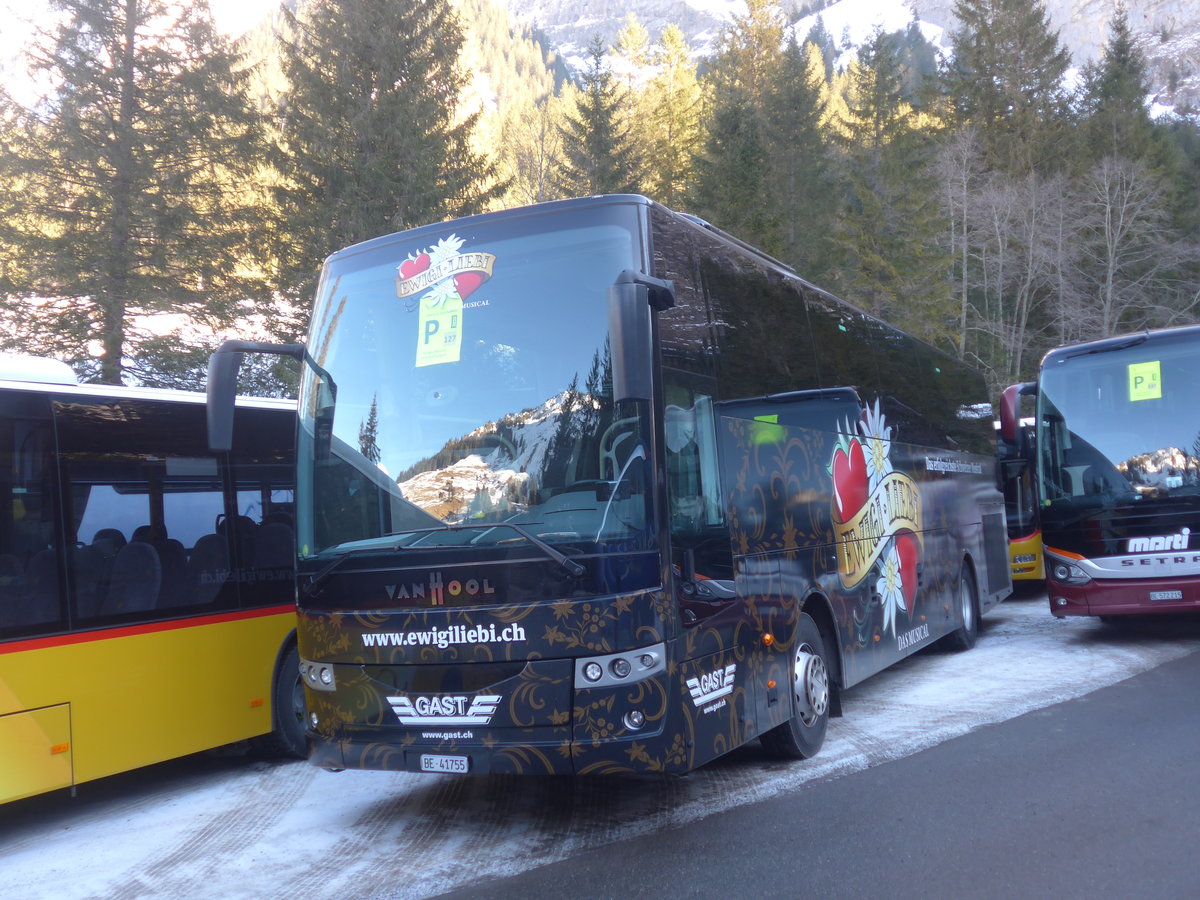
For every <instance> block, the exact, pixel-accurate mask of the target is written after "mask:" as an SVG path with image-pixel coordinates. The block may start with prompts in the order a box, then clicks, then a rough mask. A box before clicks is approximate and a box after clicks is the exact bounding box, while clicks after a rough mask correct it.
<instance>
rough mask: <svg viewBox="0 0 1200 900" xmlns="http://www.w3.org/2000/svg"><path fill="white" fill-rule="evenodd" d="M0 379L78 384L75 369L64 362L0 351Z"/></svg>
mask: <svg viewBox="0 0 1200 900" xmlns="http://www.w3.org/2000/svg"><path fill="white" fill-rule="evenodd" d="M0 381H32V382H35V383H38V384H78V383H79V379H78V378H77V377H76V375H75V370H74V369H72V368H71V367H70V366H68V365H67V364H66V363H65V362H62V361H61V360H57V359H50V358H49V357H45V356H30V355H28V354H25V353H0Z"/></svg>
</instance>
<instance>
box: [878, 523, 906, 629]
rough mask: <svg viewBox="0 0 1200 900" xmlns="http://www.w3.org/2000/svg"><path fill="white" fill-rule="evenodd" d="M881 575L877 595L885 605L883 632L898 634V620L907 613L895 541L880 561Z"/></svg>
mask: <svg viewBox="0 0 1200 900" xmlns="http://www.w3.org/2000/svg"><path fill="white" fill-rule="evenodd" d="M880 564H881V567H882V568H881V573H880V576H879V578H878V579H877V580H876V582H875V593H876V594H878V595H879V602H880V603H881V604H882V605H883V630H884V631H890V632H891V633H892V635H893V636H894V635H895V634H896V619H897V617H898V615H899V613H900V612H907V611H908V606H907V605H906V604H905V602H904V580H903V578H902V576H901V571H900V554H899V553H898V552H897V551H896V544H895V542H894V541H893V542H892V543H891V544H889V545H888V549H887V551H886V552H885V553H884V554H883V557H882V558H881V559H880Z"/></svg>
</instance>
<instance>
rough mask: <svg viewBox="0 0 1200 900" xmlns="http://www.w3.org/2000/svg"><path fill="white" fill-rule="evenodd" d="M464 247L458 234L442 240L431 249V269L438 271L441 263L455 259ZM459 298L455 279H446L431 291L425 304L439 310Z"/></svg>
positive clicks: (426, 296) (426, 297)
mask: <svg viewBox="0 0 1200 900" xmlns="http://www.w3.org/2000/svg"><path fill="white" fill-rule="evenodd" d="M462 245H463V239H462V238H460V237H459V236H458V235H456V234H452V235H450V236H449V237H445V238H442V239H441V240H440V241H438V242H437V243H436V244H434V245H433V246H432V247H430V248H429V264H430V267H431V268H434V269H436V268H437V267H438V266H439V265H440V264H441V263H444V262H448V261H450V260H452V259H454V258H455V257H456V256H458V254H459V251H460V250H462ZM457 297H458V286H457V285H456V284H455V283H454V279H453V278H450V277H446V278H443V279H442V280H441V281H439V282H438V283H437V284H435V285H434V286H433V287H431V288H430V289H429V293H428V294H426V295H425V299H424V302H425V304H426V306H428V307H431V308H433V309H437V308H438V307H441V306H445V305H446V303H447V302H449V301H450V300H453V299H455V298H457Z"/></svg>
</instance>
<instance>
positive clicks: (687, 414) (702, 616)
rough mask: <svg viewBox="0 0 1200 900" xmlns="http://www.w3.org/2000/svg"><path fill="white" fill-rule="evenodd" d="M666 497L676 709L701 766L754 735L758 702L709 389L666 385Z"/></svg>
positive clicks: (695, 760) (676, 384)
mask: <svg viewBox="0 0 1200 900" xmlns="http://www.w3.org/2000/svg"><path fill="white" fill-rule="evenodd" d="M664 433H665V439H666V459H667V466H666V469H667V498H668V508H669V511H670V527H671V555H672V569H673V580H674V584H675V597H676V600H677V602H678V603H679V608H680V618H681V621H682V623H683V629H682V634H681V636H680V641H679V645H678V646H679V670H678V671H679V675H678V676H677V677H678V678H679V680H680V688H681V696H680V702H681V710H680V711H681V714H682V722H683V724H684V728H685V730H686V732H687V738H688V740H690V741H691V744H692V751H691V752H692V754H693V757H692V759H691V760H689V764H690V765H693V766H696V765H702V764H703V763H705V762H707V761H708V760H710V759H713V758H715V757H716V756H719V755H720V754H722V753H724V752H726V751H728V750H729V749H731V748H732V747H736V746H739V745H740V744H742V743H745V741H746V740H748V739H749V738H750V737H752V736H753V733H754V732H753V731H752V728H753V725H752V722H753V719H754V710H755V708H756V704H755V698H754V688H753V684H752V682H751V681H750V679H749V676H750V668H751V667H750V665H749V654H748V652H747V649H748V648H747V647H746V646H744V645H743V644H742V642H743V640H744V639H745V636H746V635H747V634H748V629H747V628H746V627H745V625H746V607H745V604H744V603H743V602H742V600H741V598H740V597H739V596H738V594H737V590H736V587H735V584H734V575H733V554H732V549H731V546H730V543H729V530H728V527H727V525H726V522H725V512H724V508H723V504H722V501H721V496H722V494H721V486H720V478H719V474H718V472H719V466H718V460H717V446H716V443H717V440H716V421H715V416H714V404H713V399H712V397H711V395H709V394H708V393H704V392H703V391H700V390H694V389H688V388H684V386H683V385H682V384H680V383H678V382H676V383H675V384H673V385H672V389H671V390H669V391H668V402H667V405H666V410H665V416H664Z"/></svg>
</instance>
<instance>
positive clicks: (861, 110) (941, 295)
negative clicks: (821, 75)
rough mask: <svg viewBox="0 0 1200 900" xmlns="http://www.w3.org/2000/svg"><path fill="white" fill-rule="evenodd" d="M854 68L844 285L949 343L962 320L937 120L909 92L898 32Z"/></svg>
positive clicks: (868, 304) (845, 129) (840, 242)
mask: <svg viewBox="0 0 1200 900" xmlns="http://www.w3.org/2000/svg"><path fill="white" fill-rule="evenodd" d="M849 75H850V90H849V92H848V96H847V98H846V102H847V109H848V115H847V118H846V120H845V121H843V123H842V128H841V130H840V137H841V143H842V155H841V158H840V163H841V170H842V180H843V182H844V183H845V184H846V185H847V186H848V188H849V195H848V202H847V203H846V205H845V206H844V207H843V208H842V209H841V210H840V212H839V216H838V224H837V226H836V229H835V243H836V244H837V246H838V248H839V250H840V257H841V259H842V261H843V267H842V270H841V272H840V273H839V276H840V277H839V278H838V281H837V286H838V288H839V289H840V290H841V291H842V292H843V293H844V294H845V295H846V296H847V297H848V298H849V299H851V300H853V301H854V302H855V303H857V304H858V305H860V306H862V307H863V308H865V309H866V310H867V311H868V312H872V313H875V314H876V315H880V316H883V317H884V318H886V319H888V320H889V321H891V322H893V323H895V324H896V325H898V326H900V327H901V328H904V329H906V330H908V331H910V332H912V333H914V334H917V335H919V336H921V337H924V338H926V339H927V340H930V341H933V342H939V341H942V340H943V339H944V340H946V341H948V340H949V339H950V336H951V335H952V334H953V329H954V322H953V310H952V309H951V307H950V299H949V298H950V290H949V287H948V285H947V283H946V280H947V278H948V275H949V259H948V257H947V256H946V254H945V253H944V251H943V249H942V247H941V236H942V234H943V232H944V230H945V223H943V221H942V220H941V217H940V211H939V208H938V203H937V182H936V179H935V177H934V170H933V161H934V147H933V143H932V140H931V138H930V124H931V123H929V122H927V121H923V120H922V119H921V118H920V116H919V114H918V113H917V112H916V111H915V110H914V109H913V107H912V106H911V105H910V104H909V103H908V102H907V101H906V100H905V99H904V92H905V86H904V78H903V70H902V67H901V64H900V54H899V48H898V45H897V37H896V35H889V34H882V33H880V32H878V31H877V32H876V33H875V34H874V35H873V36H872V38H871V39H870V40H869V41H868V42H867V43H866V44H864V45H863V47H862V49H861V50H860V51H859V55H858V59H857V60H856V62H855V63H854V64H853V65H852V66H851V67H850V72H849Z"/></svg>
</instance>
